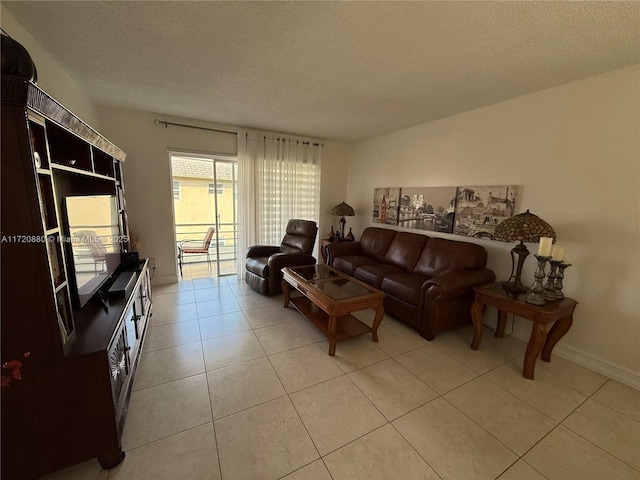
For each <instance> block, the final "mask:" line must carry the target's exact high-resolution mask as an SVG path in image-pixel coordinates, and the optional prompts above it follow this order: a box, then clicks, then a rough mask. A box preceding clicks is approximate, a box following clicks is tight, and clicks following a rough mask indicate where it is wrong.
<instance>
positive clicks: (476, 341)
mask: <svg viewBox="0 0 640 480" xmlns="http://www.w3.org/2000/svg"><path fill="white" fill-rule="evenodd" d="M483 310H484V304H482V303H480V302H478V301H477V300H476V301H475V302H474V303H473V306H472V307H471V320H472V321H473V342H471V350H477V349H478V347H479V346H480V340H482V311H483Z"/></svg>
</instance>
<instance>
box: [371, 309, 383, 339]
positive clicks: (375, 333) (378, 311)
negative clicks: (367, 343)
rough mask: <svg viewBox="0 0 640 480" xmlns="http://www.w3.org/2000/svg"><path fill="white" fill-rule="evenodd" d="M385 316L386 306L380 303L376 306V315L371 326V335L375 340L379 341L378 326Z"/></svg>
mask: <svg viewBox="0 0 640 480" xmlns="http://www.w3.org/2000/svg"><path fill="white" fill-rule="evenodd" d="M383 318H384V307H383V306H382V305H380V306H379V307H376V317H375V318H374V319H373V325H372V326H371V337H372V339H373V341H374V342H377V341H378V327H379V326H380V323H381V322H382V319H383Z"/></svg>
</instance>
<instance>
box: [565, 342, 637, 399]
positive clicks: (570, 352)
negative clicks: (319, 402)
mask: <svg viewBox="0 0 640 480" xmlns="http://www.w3.org/2000/svg"><path fill="white" fill-rule="evenodd" d="M553 353H554V354H556V355H558V356H559V357H562V358H566V359H567V360H569V361H571V362H573V363H576V364H578V365H580V366H582V367H585V368H588V369H590V370H593V371H594V372H598V373H600V374H602V375H606V376H607V377H609V378H611V379H613V380H616V381H618V382H620V383H624V384H625V385H627V386H629V387H631V388H635V389H636V390H640V373H639V372H634V371H633V370H631V369H630V368H627V367H623V366H622V365H618V364H615V363H613V362H610V361H609V360H605V359H604V358H600V357H596V356H595V355H592V354H590V353H587V352H583V351H582V350H578V349H577V348H574V347H570V346H569V345H563V344H562V343H558V344H557V345H556V346H555V347H554V349H553Z"/></svg>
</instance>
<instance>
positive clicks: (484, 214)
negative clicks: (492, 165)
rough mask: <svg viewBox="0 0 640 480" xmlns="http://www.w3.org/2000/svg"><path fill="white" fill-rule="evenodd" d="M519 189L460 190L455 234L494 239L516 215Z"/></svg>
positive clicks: (511, 186)
mask: <svg viewBox="0 0 640 480" xmlns="http://www.w3.org/2000/svg"><path fill="white" fill-rule="evenodd" d="M517 193H518V187H517V186H515V185H501V186H467V187H458V193H457V197H456V208H455V220H454V227H453V233H455V234H457V235H464V236H466V237H484V238H493V234H494V232H495V229H496V227H497V226H498V225H499V224H500V223H502V222H503V221H505V220H506V219H507V218H509V217H511V216H513V214H514V210H515V201H516V196H517Z"/></svg>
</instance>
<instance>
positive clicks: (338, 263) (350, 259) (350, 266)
mask: <svg viewBox="0 0 640 480" xmlns="http://www.w3.org/2000/svg"><path fill="white" fill-rule="evenodd" d="M372 263H378V262H376V261H375V260H374V259H373V258H371V257H363V256H361V255H349V256H345V257H337V258H336V259H335V260H334V261H333V267H334V268H337V269H338V270H340V271H341V272H344V273H346V274H347V275H351V276H352V277H353V273H354V272H355V271H356V268H358V267H360V266H362V265H370V264H372Z"/></svg>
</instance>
